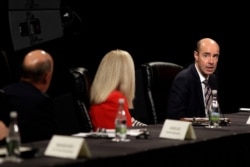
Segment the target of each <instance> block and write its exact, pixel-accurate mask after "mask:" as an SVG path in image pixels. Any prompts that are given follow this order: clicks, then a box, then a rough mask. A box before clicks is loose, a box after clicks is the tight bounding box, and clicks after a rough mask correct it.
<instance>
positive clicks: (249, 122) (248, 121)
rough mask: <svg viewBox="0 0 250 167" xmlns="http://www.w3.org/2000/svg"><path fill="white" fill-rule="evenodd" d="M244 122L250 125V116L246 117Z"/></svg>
mask: <svg viewBox="0 0 250 167" xmlns="http://www.w3.org/2000/svg"><path fill="white" fill-rule="evenodd" d="M246 124H247V125H250V116H249V117H248V119H247V122H246Z"/></svg>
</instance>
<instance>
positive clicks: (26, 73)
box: [21, 49, 53, 91]
mask: <svg viewBox="0 0 250 167" xmlns="http://www.w3.org/2000/svg"><path fill="white" fill-rule="evenodd" d="M52 73H53V59H52V57H51V55H50V54H49V53H47V52H46V51H44V50H40V49H38V50H33V51H30V52H29V53H28V54H27V55H25V57H24V59H23V64H22V73H21V80H23V81H26V82H30V83H32V84H33V85H36V87H40V85H44V84H46V89H44V88H43V89H42V91H46V90H47V88H48V86H49V84H50V80H51V77H52Z"/></svg>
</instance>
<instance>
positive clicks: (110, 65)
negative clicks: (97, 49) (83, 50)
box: [90, 49, 146, 130]
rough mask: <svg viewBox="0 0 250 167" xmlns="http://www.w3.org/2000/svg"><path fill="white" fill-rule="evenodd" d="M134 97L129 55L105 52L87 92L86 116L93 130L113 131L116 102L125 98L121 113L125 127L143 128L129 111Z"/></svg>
mask: <svg viewBox="0 0 250 167" xmlns="http://www.w3.org/2000/svg"><path fill="white" fill-rule="evenodd" d="M134 96H135V69H134V62H133V59H132V57H131V55H130V54H129V53H128V52H127V51H124V50H119V49H117V50H112V51H110V52H108V53H107V54H106V55H105V56H104V57H103V59H102V60H101V62H100V65H99V67H98V69H97V72H96V75H95V77H94V80H93V82H92V85H91V89H90V103H91V105H90V117H91V121H92V123H93V126H94V130H96V129H97V128H115V117H116V114H117V111H118V106H119V104H118V99H119V98H124V99H125V106H124V110H125V112H126V116H127V127H131V126H133V125H138V126H139V125H141V126H146V125H145V124H143V123H141V122H139V121H137V120H135V119H133V117H131V114H130V111H129V109H133V100H134Z"/></svg>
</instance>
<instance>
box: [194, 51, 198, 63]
mask: <svg viewBox="0 0 250 167" xmlns="http://www.w3.org/2000/svg"><path fill="white" fill-rule="evenodd" d="M198 56H199V52H197V51H196V50H195V51H194V59H195V61H197V60H198Z"/></svg>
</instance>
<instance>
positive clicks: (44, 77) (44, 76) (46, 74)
mask: <svg viewBox="0 0 250 167" xmlns="http://www.w3.org/2000/svg"><path fill="white" fill-rule="evenodd" d="M48 80H49V73H47V72H46V73H45V74H43V76H42V79H41V82H42V83H43V84H46V83H47V82H48Z"/></svg>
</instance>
